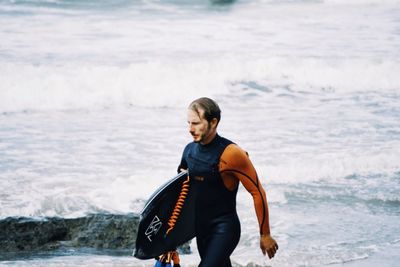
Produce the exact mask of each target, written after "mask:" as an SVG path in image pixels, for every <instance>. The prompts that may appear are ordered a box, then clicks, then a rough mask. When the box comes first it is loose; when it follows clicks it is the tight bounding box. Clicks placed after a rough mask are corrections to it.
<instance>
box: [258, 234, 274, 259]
mask: <svg viewBox="0 0 400 267" xmlns="http://www.w3.org/2000/svg"><path fill="white" fill-rule="evenodd" d="M260 248H261V251H262V253H263V254H264V255H265V254H266V253H268V257H269V258H270V259H272V258H273V257H274V255H275V253H276V251H277V250H278V244H277V243H276V241H275V240H274V239H273V238H272V237H271V236H270V235H261V237H260Z"/></svg>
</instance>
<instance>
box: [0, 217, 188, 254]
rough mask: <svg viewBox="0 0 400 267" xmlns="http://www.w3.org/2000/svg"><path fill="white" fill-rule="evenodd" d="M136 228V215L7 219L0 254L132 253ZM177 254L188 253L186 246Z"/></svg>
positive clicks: (0, 236) (2, 222) (2, 225)
mask: <svg viewBox="0 0 400 267" xmlns="http://www.w3.org/2000/svg"><path fill="white" fill-rule="evenodd" d="M138 224H139V215H138V214H134V213H130V214H124V215H116V214H91V215H87V216H85V217H80V218H74V219H65V218H58V217H46V218H31V217H9V218H6V219H3V220H0V254H1V253H2V252H3V253H4V252H26V251H46V250H55V249H59V248H68V247H72V248H94V249H107V250H110V249H111V250H123V249H127V250H133V248H134V246H135V240H136V235H137V229H138ZM178 251H179V252H180V253H182V254H187V253H190V246H189V243H187V244H185V245H183V246H182V247H180V248H179V249H178Z"/></svg>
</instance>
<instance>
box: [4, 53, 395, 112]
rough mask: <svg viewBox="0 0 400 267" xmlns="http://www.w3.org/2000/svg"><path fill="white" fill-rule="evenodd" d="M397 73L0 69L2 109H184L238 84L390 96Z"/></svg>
mask: <svg viewBox="0 0 400 267" xmlns="http://www.w3.org/2000/svg"><path fill="white" fill-rule="evenodd" d="M399 68H400V63H396V62H394V61H392V62H389V61H385V62H374V61H369V60H335V61H328V62H327V61H325V60H317V59H287V58H286V59H285V58H271V59H261V60H247V61H244V62H243V61H242V59H240V58H231V59H222V60H207V61H193V62H175V63H174V62H152V63H136V64H131V65H129V66H126V67H121V66H94V65H86V66H85V65H83V66H79V67H78V66H75V65H66V66H47V65H40V66H34V65H19V64H18V65H17V64H1V65H0V72H1V73H2V76H1V78H0V111H2V112H10V111H22V110H53V109H81V108H87V109H91V108H96V107H97V108H98V107H115V106H121V105H136V106H146V107H162V106H185V105H186V103H188V102H189V101H190V100H191V99H194V98H195V97H198V96H203V95H211V96H212V95H221V94H228V93H229V92H231V90H232V89H234V88H237V87H238V85H237V84H238V82H241V81H257V82H258V83H260V84H262V85H264V86H266V87H270V88H271V87H272V88H273V87H276V86H278V87H279V86H290V87H291V88H292V89H294V90H299V91H309V92H316V93H320V92H322V91H323V90H328V91H329V92H336V93H351V92H363V91H376V90H380V91H386V92H396V91H397V88H399V87H400V78H399V77H398V75H397V72H396V70H397V69H399ZM21 77H23V78H21Z"/></svg>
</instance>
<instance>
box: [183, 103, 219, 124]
mask: <svg viewBox="0 0 400 267" xmlns="http://www.w3.org/2000/svg"><path fill="white" fill-rule="evenodd" d="M189 109H191V110H193V111H194V112H196V113H197V115H199V117H201V116H200V110H199V109H202V110H204V118H205V119H206V120H207V121H208V122H211V121H212V119H214V118H216V119H217V125H218V123H219V121H220V120H221V110H220V109H219V106H218V104H217V102H215V101H214V100H212V99H211V98H208V97H200V98H198V99H196V100H194V101H193V102H192V103H190V105H189Z"/></svg>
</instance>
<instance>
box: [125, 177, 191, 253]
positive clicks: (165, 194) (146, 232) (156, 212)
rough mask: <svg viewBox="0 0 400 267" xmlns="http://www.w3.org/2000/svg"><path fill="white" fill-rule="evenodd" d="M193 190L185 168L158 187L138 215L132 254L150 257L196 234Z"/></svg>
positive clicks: (172, 248) (173, 247)
mask: <svg viewBox="0 0 400 267" xmlns="http://www.w3.org/2000/svg"><path fill="white" fill-rule="evenodd" d="M194 191H195V190H193V188H192V184H191V181H190V178H189V174H188V172H187V171H183V172H181V173H179V174H178V175H177V176H175V177H173V178H172V179H170V180H168V182H166V183H165V184H164V185H162V186H161V187H160V188H158V189H157V190H156V191H155V192H154V193H153V194H152V195H151V197H150V198H149V200H148V201H147V202H146V204H145V206H144V208H143V210H142V212H141V216H140V221H139V227H138V233H137V238H136V243H135V250H134V254H133V255H134V256H135V257H136V258H138V259H152V258H155V257H157V256H159V255H161V254H163V253H166V252H168V251H171V250H174V249H176V248H177V247H178V246H180V245H182V244H184V243H185V242H187V241H189V240H190V239H192V238H193V237H194V236H195V228H194V208H193V205H194Z"/></svg>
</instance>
